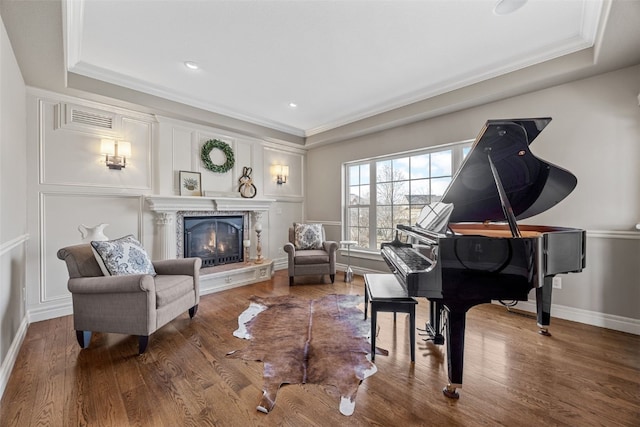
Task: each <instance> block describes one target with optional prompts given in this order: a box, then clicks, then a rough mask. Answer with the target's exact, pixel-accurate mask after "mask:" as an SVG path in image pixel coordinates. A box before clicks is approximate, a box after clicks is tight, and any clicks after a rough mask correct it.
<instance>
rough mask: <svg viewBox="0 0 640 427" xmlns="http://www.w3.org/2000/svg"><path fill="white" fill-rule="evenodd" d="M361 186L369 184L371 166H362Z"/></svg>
mask: <svg viewBox="0 0 640 427" xmlns="http://www.w3.org/2000/svg"><path fill="white" fill-rule="evenodd" d="M360 184H367V185H368V184H369V164H366V165H360Z"/></svg>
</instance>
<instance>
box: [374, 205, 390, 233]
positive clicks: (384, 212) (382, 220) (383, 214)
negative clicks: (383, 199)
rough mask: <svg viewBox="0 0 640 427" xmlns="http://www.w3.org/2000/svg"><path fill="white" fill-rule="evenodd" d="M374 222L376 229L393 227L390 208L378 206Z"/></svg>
mask: <svg viewBox="0 0 640 427" xmlns="http://www.w3.org/2000/svg"><path fill="white" fill-rule="evenodd" d="M376 222H377V224H376V227H377V228H392V227H393V216H392V211H391V206H378V208H377V209H376Z"/></svg>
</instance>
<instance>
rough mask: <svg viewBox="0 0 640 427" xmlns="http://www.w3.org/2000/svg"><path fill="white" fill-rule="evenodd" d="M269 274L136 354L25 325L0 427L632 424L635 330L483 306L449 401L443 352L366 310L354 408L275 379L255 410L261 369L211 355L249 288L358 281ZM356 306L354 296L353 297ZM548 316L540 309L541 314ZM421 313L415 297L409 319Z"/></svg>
mask: <svg viewBox="0 0 640 427" xmlns="http://www.w3.org/2000/svg"><path fill="white" fill-rule="evenodd" d="M341 279H342V274H339V275H338V277H337V278H336V283H335V284H334V285H331V284H329V283H328V278H325V279H324V282H322V279H321V278H320V277H310V278H306V279H305V278H302V280H301V279H296V285H295V286H293V287H291V288H290V287H289V285H288V278H287V277H286V270H285V271H279V272H277V273H276V275H275V276H274V278H273V279H272V280H269V281H266V282H261V283H258V284H254V285H250V286H244V287H241V288H236V289H232V290H228V291H224V292H219V293H216V294H211V295H205V296H203V297H202V298H201V301H200V307H199V310H198V313H197V315H196V317H195V318H194V319H193V320H190V319H189V316H188V314H187V313H185V314H184V315H181V316H179V317H178V318H177V319H175V320H174V321H173V322H171V323H169V324H168V325H166V326H165V327H163V328H162V329H160V330H159V331H157V332H156V333H155V334H153V335H152V336H151V338H150V341H149V347H148V349H147V352H146V353H145V354H143V355H142V356H137V338H136V337H132V336H126V335H118V334H100V333H94V336H93V338H92V341H91V346H90V347H89V348H88V349H86V350H82V351H81V350H80V348H79V346H78V344H77V342H76V339H75V333H74V331H73V320H72V318H71V317H70V316H66V317H61V318H58V319H53V320H48V321H44V322H38V323H33V324H31V325H30V326H29V330H28V332H27V335H26V338H25V341H24V344H23V345H22V348H21V349H20V352H19V355H18V358H17V361H16V364H15V367H14V369H13V372H12V374H11V377H10V379H9V383H8V384H7V387H6V390H5V392H4V395H3V397H2V400H1V402H0V426H3V427H4V426H21V427H22V426H40V425H43V426H172V427H174V426H243V427H244V426H272V425H279V426H280V425H283V426H336V425H341V426H342V425H345V426H370V425H373V426H401V425H402V426H457V425H460V426H487V425H489V426H495V425H506V426H541V425H544V426H549V425H566V426H603V425H606V426H639V425H640V337H639V336H636V335H631V334H625V333H621V332H616V331H611V330H607V329H602V328H596V327H592V326H587V325H582V324H579V323H573V322H568V321H563V320H560V319H552V322H551V329H550V330H551V333H552V334H553V335H552V336H551V337H544V336H541V335H539V334H538V333H537V328H536V325H535V319H533V318H531V317H530V316H528V315H518V314H514V313H510V312H508V311H507V310H506V309H505V308H503V307H499V306H496V305H488V304H486V305H483V306H479V307H475V308H473V309H471V310H470V311H469V313H468V315H467V330H466V351H465V366H464V386H463V388H462V389H461V390H460V395H461V396H460V400H457V401H455V400H450V399H447V398H446V397H444V396H443V395H442V392H441V389H442V387H443V386H444V385H445V384H446V382H447V375H446V372H447V365H446V353H445V349H444V348H443V347H441V346H434V345H433V344H430V343H424V342H422V341H421V340H420V339H418V344H417V348H416V363H415V364H414V365H412V364H411V362H410V354H409V340H408V337H409V333H408V330H407V327H408V317H407V316H406V315H404V314H398V317H397V321H396V322H395V323H394V321H393V314H391V313H380V314H379V316H378V322H379V330H378V338H377V340H378V342H377V344H378V346H379V347H381V348H384V349H386V350H388V351H389V355H388V356H382V355H377V356H376V365H377V367H378V372H377V373H376V374H375V375H373V376H372V377H369V378H367V379H366V380H364V381H363V382H362V384H361V385H360V388H359V390H358V395H357V399H356V407H355V412H354V414H353V415H352V416H351V417H345V416H343V415H341V414H340V412H339V410H338V406H339V396H338V395H337V393H336V391H335V390H333V389H332V388H331V387H321V386H317V385H284V386H282V388H281V389H280V392H279V393H278V399H277V401H276V406H275V408H274V410H273V411H272V412H271V413H269V414H263V413H260V412H258V411H256V405H257V404H258V402H259V400H260V396H261V394H262V391H261V386H262V364H261V363H260V362H246V361H243V360H239V359H230V358H227V357H225V354H226V353H227V352H229V351H232V350H235V349H238V348H242V347H244V346H245V345H246V344H247V342H246V341H244V340H241V339H238V338H235V337H234V336H233V335H232V333H233V331H234V330H235V329H236V328H237V317H238V315H239V314H240V313H241V312H242V311H243V310H244V309H245V308H246V307H247V306H248V302H247V298H248V297H249V296H250V295H260V296H275V295H285V294H289V293H291V294H295V295H299V296H304V297H307V298H317V297H320V296H323V295H326V294H329V293H342V294H358V295H364V286H363V280H362V277H359V276H356V277H355V278H354V282H353V283H351V284H347V283H344V282H342V281H341ZM363 304H364V300H363ZM552 314H553V313H552ZM427 318H428V304H427V301H426V300H424V299H421V300H420V302H419V305H418V309H417V324H418V325H421V326H424V323H425V322H426V320H427Z"/></svg>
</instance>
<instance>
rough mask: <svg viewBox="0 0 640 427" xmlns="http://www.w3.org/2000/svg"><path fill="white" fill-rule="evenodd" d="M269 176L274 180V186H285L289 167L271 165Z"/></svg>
mask: <svg viewBox="0 0 640 427" xmlns="http://www.w3.org/2000/svg"><path fill="white" fill-rule="evenodd" d="M271 176H273V177H274V178H275V180H276V184H278V185H282V184H286V183H287V178H289V166H287V165H271Z"/></svg>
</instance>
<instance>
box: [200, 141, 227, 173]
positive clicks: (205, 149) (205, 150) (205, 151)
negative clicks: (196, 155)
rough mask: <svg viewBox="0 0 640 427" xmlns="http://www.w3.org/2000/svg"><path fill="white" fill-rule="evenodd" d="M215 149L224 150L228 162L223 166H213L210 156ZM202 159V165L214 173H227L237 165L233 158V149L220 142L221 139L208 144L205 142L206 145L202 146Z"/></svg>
mask: <svg viewBox="0 0 640 427" xmlns="http://www.w3.org/2000/svg"><path fill="white" fill-rule="evenodd" d="M214 148H218V149H220V150H222V152H223V153H224V156H225V157H226V159H227V161H226V162H224V163H223V164H221V165H214V164H213V162H212V161H211V157H210V156H209V154H211V150H213V149H214ZM200 158H201V159H202V163H204V167H205V168H207V169H209V170H210V171H212V172H217V173H225V172H227V171H229V170H230V169H231V168H232V167H233V164H234V163H235V159H234V158H233V150H232V149H231V147H229V144H227V143H226V142H224V141H220V140H219V139H210V140H208V141H207V142H205V143H204V145H203V146H202V152H201V153H200Z"/></svg>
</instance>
